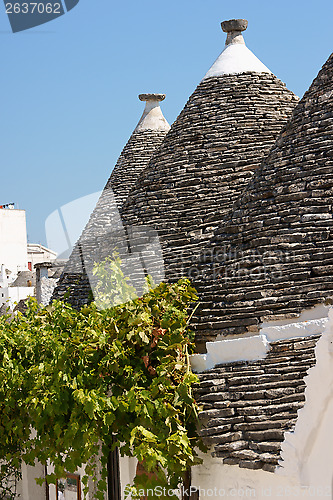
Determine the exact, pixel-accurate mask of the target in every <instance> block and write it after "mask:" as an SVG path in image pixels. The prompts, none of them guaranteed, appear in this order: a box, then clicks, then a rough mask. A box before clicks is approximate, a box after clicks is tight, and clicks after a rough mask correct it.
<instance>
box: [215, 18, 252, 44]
mask: <svg viewBox="0 0 333 500" xmlns="http://www.w3.org/2000/svg"><path fill="white" fill-rule="evenodd" d="M248 24H249V23H248V21H247V20H246V19H231V20H230V21H223V22H222V23H221V26H222V31H224V33H228V36H227V40H226V42H225V44H226V45H230V44H232V43H243V44H244V45H245V42H244V38H243V35H242V31H245V30H246V29H247V27H248Z"/></svg>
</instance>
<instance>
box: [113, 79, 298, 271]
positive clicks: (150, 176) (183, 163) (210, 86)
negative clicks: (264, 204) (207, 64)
mask: <svg viewBox="0 0 333 500" xmlns="http://www.w3.org/2000/svg"><path fill="white" fill-rule="evenodd" d="M297 102H298V98H297V97H296V96H295V95H294V94H293V93H292V92H291V91H289V90H288V89H287V88H286V86H285V84H283V83H282V82H281V81H280V80H279V79H278V78H277V77H276V76H274V75H272V74H271V73H267V72H262V73H256V72H247V73H241V74H229V75H226V74H224V75H221V76H218V77H210V78H206V79H204V80H203V81H202V82H201V83H200V84H199V85H198V87H197V88H196V90H195V92H194V93H193V94H192V96H191V97H190V98H189V100H188V102H187V104H186V106H185V108H184V110H183V111H182V112H181V114H180V115H179V117H178V119H177V120H176V122H175V123H174V124H173V126H172V128H171V131H170V132H169V134H168V136H167V137H166V139H165V141H164V142H163V144H162V146H161V148H160V149H159V151H158V152H157V153H156V154H155V155H154V156H153V158H152V159H151V161H150V163H149V165H148V167H147V168H146V169H145V170H144V171H143V172H142V173H141V175H140V176H139V178H138V180H137V182H136V184H135V186H134V187H133V189H132V190H131V192H130V195H129V196H128V198H127V200H126V202H125V203H124V205H123V207H122V209H121V216H122V219H123V222H124V224H125V225H128V226H131V225H140V224H146V225H149V226H152V227H153V228H154V229H156V230H157V231H158V233H159V236H160V238H161V241H162V244H163V252H164V259H165V267H166V276H167V278H168V279H170V280H175V279H177V278H178V277H179V276H181V275H188V276H189V277H191V278H193V277H195V269H194V274H193V273H192V271H193V264H194V262H195V257H196V255H197V254H198V253H199V252H200V249H205V248H210V238H211V236H212V235H213V233H214V230H215V229H216V228H217V227H218V226H219V224H220V221H221V218H222V217H223V215H224V214H225V213H226V212H227V211H228V210H229V209H230V206H232V203H233V202H234V201H236V200H237V198H238V197H239V196H240V194H241V193H242V192H243V191H244V189H246V186H247V185H248V184H249V183H250V181H251V179H252V178H253V175H254V172H255V171H256V169H257V168H258V167H259V165H260V162H261V161H262V159H263V158H264V157H265V155H266V154H267V153H268V151H269V150H270V148H271V147H272V145H273V144H274V142H275V140H276V138H277V136H278V134H279V132H280V131H281V128H282V127H283V125H285V123H286V121H287V120H288V118H289V117H290V115H291V113H292V110H293V109H294V107H295V106H296V104H297Z"/></svg>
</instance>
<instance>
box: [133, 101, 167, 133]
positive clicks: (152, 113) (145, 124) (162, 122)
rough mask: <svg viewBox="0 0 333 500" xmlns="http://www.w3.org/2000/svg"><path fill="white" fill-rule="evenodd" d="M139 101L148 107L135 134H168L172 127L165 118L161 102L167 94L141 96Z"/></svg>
mask: <svg viewBox="0 0 333 500" xmlns="http://www.w3.org/2000/svg"><path fill="white" fill-rule="evenodd" d="M139 99H140V101H144V102H146V107H145V109H144V112H143V115H142V116H141V118H140V121H139V123H138V125H137V127H136V129H135V132H142V131H143V130H156V131H165V132H168V131H169V130H170V125H169V124H168V122H167V121H166V119H165V118H164V116H163V113H162V110H161V108H160V102H161V101H164V99H165V94H139Z"/></svg>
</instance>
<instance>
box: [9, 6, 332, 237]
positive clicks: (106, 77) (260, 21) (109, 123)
mask: <svg viewBox="0 0 333 500" xmlns="http://www.w3.org/2000/svg"><path fill="white" fill-rule="evenodd" d="M35 1H37V0H35ZM239 17H240V18H246V19H248V20H249V27H248V30H247V31H246V33H245V38H246V43H247V46H248V47H249V48H250V49H251V50H252V51H253V52H254V53H255V54H256V55H257V57H259V59H261V60H262V62H263V63H264V64H265V65H266V66H268V67H269V68H270V69H271V70H272V71H273V72H274V73H275V74H276V75H277V76H278V77H279V78H280V79H281V80H283V81H284V82H285V83H286V84H287V86H288V87H289V88H290V89H291V90H293V91H294V92H295V93H296V94H297V95H299V96H302V95H303V93H304V92H305V90H306V89H307V88H308V86H309V85H310V83H311V82H312V80H313V78H314V77H315V76H316V75H317V73H318V71H319V69H320V67H321V66H322V64H324V62H325V61H326V59H327V58H328V56H329V55H330V54H331V52H332V51H333V30H332V27H331V24H332V17H333V3H332V0H320V2H312V1H311V2H310V1H299V0H293V1H290V0H289V1H286V0H280V1H279V2H272V1H267V0H260V1H258V0H252V1H249V0H240V1H232V2H231V1H228V2H226V1H223V0H220V1H217V0H191V1H189V0H181V1H179V0H178V1H175V0H169V1H168V2H156V1H151V0H140V1H126V2H119V1H117V2H116V1H113V0H80V2H79V4H78V5H77V7H75V8H74V9H73V10H72V11H71V12H69V13H67V14H66V15H65V16H62V17H60V18H58V19H56V20H54V21H52V22H50V23H48V24H45V25H43V26H41V27H39V28H35V29H33V30H29V31H26V32H21V33H16V34H13V33H11V31H10V25H9V21H8V19H7V16H6V14H5V9H4V6H3V5H0V67H1V73H2V74H1V87H2V93H1V97H0V109H1V114H0V127H1V143H0V144H1V147H0V158H1V172H2V174H1V180H0V204H3V203H9V202H12V201H14V202H16V203H18V204H19V207H20V208H22V209H25V210H26V212H27V223H28V236H29V241H31V242H36V243H38V242H40V243H43V244H45V242H46V241H45V233H44V222H45V219H46V218H47V216H48V215H49V214H50V213H51V212H52V211H53V210H55V209H57V208H58V207H60V206H61V205H63V204H65V203H68V202H70V201H72V200H74V199H76V198H79V197H81V196H85V195H88V194H90V193H92V192H95V191H98V190H100V189H102V188H103V186H104V184H105V182H106V180H107V178H108V177H109V175H110V173H111V171H112V168H113V166H114V164H115V162H116V160H117V157H118V156H119V154H120V151H121V149H122V148H123V146H124V145H125V143H126V141H127V140H128V138H129V136H130V134H131V132H132V130H133V129H134V127H135V125H136V123H137V121H138V119H139V117H140V115H141V113H142V110H143V104H142V103H141V102H140V101H139V100H138V98H137V95H138V94H139V93H142V92H164V93H166V94H167V99H166V100H165V101H164V102H163V103H162V107H163V112H164V114H165V116H166V118H167V119H168V121H169V122H170V123H172V122H173V121H174V120H175V118H176V117H177V115H178V114H179V112H180V111H181V110H182V108H183V106H184V104H185V103H186V101H187V99H188V97H189V96H190V94H191V93H192V92H193V90H194V89H195V87H196V86H197V84H198V83H199V81H200V80H201V78H202V77H203V76H204V74H205V73H206V71H207V70H208V68H209V67H210V66H211V64H212V63H213V62H214V60H215V59H216V57H217V56H218V55H219V53H220V52H221V51H222V49H223V46H224V42H225V35H224V33H222V31H221V28H220V22H221V21H222V20H225V19H231V18H239Z"/></svg>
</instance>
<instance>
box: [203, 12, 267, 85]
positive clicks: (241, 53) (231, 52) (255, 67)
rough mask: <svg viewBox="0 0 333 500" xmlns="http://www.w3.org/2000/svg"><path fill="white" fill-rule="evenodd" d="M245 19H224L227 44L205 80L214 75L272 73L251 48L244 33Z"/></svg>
mask: <svg viewBox="0 0 333 500" xmlns="http://www.w3.org/2000/svg"><path fill="white" fill-rule="evenodd" d="M246 28H247V21H246V20H245V19H232V20H231V21H224V22H223V23H222V29H223V31H224V32H226V33H228V36H227V40H226V45H225V48H224V50H223V51H222V53H221V55H220V56H219V57H218V58H217V59H216V61H215V62H214V64H213V66H212V67H211V68H210V69H209V71H208V72H207V73H206V75H205V76H204V78H203V80H206V79H207V78H211V77H214V76H222V75H237V74H241V73H248V72H250V73H271V71H270V70H269V69H268V68H267V67H266V66H265V65H264V64H263V63H262V62H261V61H260V60H259V59H258V58H257V57H256V56H255V55H254V54H253V52H251V50H249V49H248V48H247V47H246V45H245V41H244V38H243V35H242V31H244V30H246Z"/></svg>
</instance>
